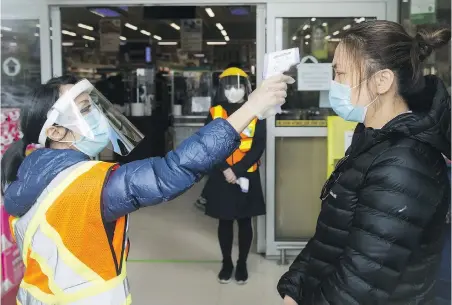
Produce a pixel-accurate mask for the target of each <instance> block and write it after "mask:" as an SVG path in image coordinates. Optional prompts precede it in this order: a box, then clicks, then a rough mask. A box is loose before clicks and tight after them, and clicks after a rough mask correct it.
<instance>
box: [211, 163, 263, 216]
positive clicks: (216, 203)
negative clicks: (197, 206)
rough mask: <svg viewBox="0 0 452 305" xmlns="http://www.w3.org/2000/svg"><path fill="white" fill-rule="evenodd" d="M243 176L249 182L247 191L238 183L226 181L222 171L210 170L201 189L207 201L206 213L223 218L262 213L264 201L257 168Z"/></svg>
mask: <svg viewBox="0 0 452 305" xmlns="http://www.w3.org/2000/svg"><path fill="white" fill-rule="evenodd" d="M244 177H245V178H248V179H249V182H250V186H249V191H248V193H243V192H242V191H241V189H240V186H239V185H238V184H230V183H228V182H227V181H226V179H225V177H224V175H223V172H222V171H220V170H214V171H212V172H211V173H210V174H209V180H208V181H207V183H206V186H205V187H204V190H203V196H204V198H205V199H206V201H207V203H206V215H208V216H210V217H213V218H216V219H224V220H234V219H241V218H249V217H254V216H259V215H264V214H265V201H264V194H263V192H262V185H261V179H260V174H259V170H257V171H255V172H253V173H246V175H245V176H244ZM237 178H239V177H237Z"/></svg>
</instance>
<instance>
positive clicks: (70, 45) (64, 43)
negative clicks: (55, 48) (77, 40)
mask: <svg viewBox="0 0 452 305" xmlns="http://www.w3.org/2000/svg"><path fill="white" fill-rule="evenodd" d="M61 45H62V46H63V47H72V46H74V43H73V42H63V43H62V44H61Z"/></svg>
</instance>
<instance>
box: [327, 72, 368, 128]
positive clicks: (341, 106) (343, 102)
mask: <svg viewBox="0 0 452 305" xmlns="http://www.w3.org/2000/svg"><path fill="white" fill-rule="evenodd" d="M358 86H359V85H358ZM355 87H357V86H355ZM355 87H353V88H355ZM351 98H352V88H351V87H350V86H348V85H343V84H341V83H338V82H336V81H334V80H332V81H331V87H330V92H329V100H330V104H331V108H333V110H334V112H336V114H337V115H338V116H340V117H341V118H343V119H344V120H346V121H350V122H358V123H363V122H364V119H365V118H366V113H367V109H368V108H369V106H370V105H372V104H373V103H374V102H375V101H376V100H377V98H375V99H374V100H373V101H372V102H370V103H369V104H367V105H366V106H359V105H353V104H352V101H351Z"/></svg>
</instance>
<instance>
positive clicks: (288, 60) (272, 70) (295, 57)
mask: <svg viewBox="0 0 452 305" xmlns="http://www.w3.org/2000/svg"><path fill="white" fill-rule="evenodd" d="M299 63H300V50H299V49H298V48H292V49H287V50H282V51H276V52H271V53H267V54H265V58H264V75H263V78H264V79H267V78H269V77H272V76H274V75H276V74H281V73H284V72H287V71H289V69H290V68H291V67H293V66H295V65H297V64H299ZM277 113H281V106H275V107H274V108H272V109H269V110H267V111H266V112H264V113H263V114H261V115H259V116H258V119H259V120H263V119H266V118H268V117H270V116H273V115H275V114H277Z"/></svg>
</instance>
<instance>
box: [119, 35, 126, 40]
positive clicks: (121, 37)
mask: <svg viewBox="0 0 452 305" xmlns="http://www.w3.org/2000/svg"><path fill="white" fill-rule="evenodd" d="M119 39H121V40H122V41H125V40H127V38H126V37H124V36H119Z"/></svg>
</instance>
